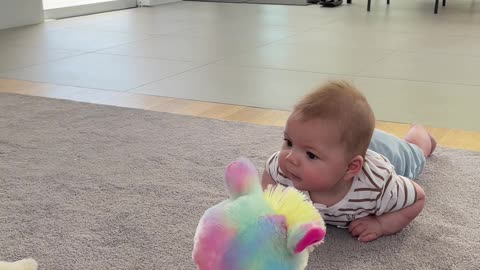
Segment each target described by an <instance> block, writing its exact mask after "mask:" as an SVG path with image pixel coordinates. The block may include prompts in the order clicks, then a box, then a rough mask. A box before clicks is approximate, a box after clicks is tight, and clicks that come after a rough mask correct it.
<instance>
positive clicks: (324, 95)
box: [292, 81, 375, 156]
mask: <svg viewBox="0 0 480 270" xmlns="http://www.w3.org/2000/svg"><path fill="white" fill-rule="evenodd" d="M292 116H294V117H299V118H300V119H301V120H302V121H308V120H312V119H318V118H320V119H322V120H333V121H335V122H336V124H337V126H338V128H339V131H340V136H341V137H340V140H341V142H342V143H344V144H345V147H346V150H347V153H348V154H351V155H352V156H354V155H361V156H365V153H366V152H367V149H368V145H369V144H370V139H371V138H372V134H373V130H374V129H375V116H374V115H373V111H372V109H371V108H370V105H369V104H368V102H367V99H366V98H365V96H363V94H362V93H360V91H358V90H357V89H356V88H355V87H354V86H353V85H352V84H350V83H348V82H346V81H330V82H328V83H326V84H324V85H322V86H320V87H318V88H317V89H315V90H314V91H313V92H311V93H309V94H307V95H306V96H304V97H303V98H302V99H300V101H299V102H298V103H297V104H296V105H295V107H294V109H293V112H292Z"/></svg>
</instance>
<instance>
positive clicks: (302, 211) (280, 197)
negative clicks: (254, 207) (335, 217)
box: [263, 185, 321, 228]
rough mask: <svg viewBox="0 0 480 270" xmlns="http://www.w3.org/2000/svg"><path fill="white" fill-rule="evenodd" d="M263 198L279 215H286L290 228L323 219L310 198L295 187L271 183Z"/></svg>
mask: <svg viewBox="0 0 480 270" xmlns="http://www.w3.org/2000/svg"><path fill="white" fill-rule="evenodd" d="M263 198H264V199H265V201H266V202H267V203H268V204H269V205H270V207H271V208H272V209H273V210H274V211H275V213H276V214H277V215H282V216H285V219H286V222H287V226H288V228H291V227H292V226H295V225H297V224H302V223H308V222H315V221H317V220H321V216H320V213H318V211H317V209H315V207H314V206H313V205H312V204H311V202H310V201H309V200H308V198H307V197H306V196H305V195H304V194H303V193H301V192H299V191H298V190H296V189H295V188H293V187H283V186H281V185H276V186H272V185H269V186H268V187H267V189H266V190H265V191H264V192H263Z"/></svg>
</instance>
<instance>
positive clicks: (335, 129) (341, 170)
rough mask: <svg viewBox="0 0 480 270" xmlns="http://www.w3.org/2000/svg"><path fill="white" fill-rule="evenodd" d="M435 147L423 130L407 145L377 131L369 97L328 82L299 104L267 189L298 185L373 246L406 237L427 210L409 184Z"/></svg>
mask: <svg viewBox="0 0 480 270" xmlns="http://www.w3.org/2000/svg"><path fill="white" fill-rule="evenodd" d="M435 146H436V142H435V140H434V139H433V138H432V137H431V136H430V134H428V132H427V131H426V129H425V128H424V127H423V126H419V125H414V126H413V127H412V128H411V129H410V131H409V132H408V134H407V136H406V137H405V139H404V140H402V139H399V138H397V137H395V136H393V135H390V134H388V133H385V132H382V131H379V130H375V117H374V115H373V112H372V110H371V108H370V106H369V104H368V102H367V100H366V99H365V97H364V96H363V95H362V94H361V93H360V92H359V91H358V90H356V89H355V88H354V87H353V86H352V85H350V84H348V83H347V82H343V81H335V82H330V83H328V84H325V85H323V86H322V87H320V88H319V89H317V90H315V91H313V92H312V93H310V94H308V95H307V96H305V97H304V98H303V99H301V100H300V101H299V102H298V103H297V104H296V105H295V107H294V109H293V112H292V113H291V114H290V116H289V118H288V120H287V123H286V126H285V130H284V143H283V145H282V148H281V150H280V151H279V152H276V153H274V154H273V155H272V156H271V157H270V158H269V159H268V160H267V162H266V168H265V171H264V173H263V177H262V187H263V188H264V189H265V188H266V187H267V186H268V185H269V184H281V185H285V186H292V185H293V186H294V187H295V188H297V189H298V190H301V191H303V192H304V193H305V194H306V195H307V196H308V197H309V198H310V199H311V201H312V202H313V204H314V205H315V207H316V208H317V209H318V211H319V212H320V213H321V214H322V217H323V218H324V220H325V222H326V223H327V224H330V225H334V226H338V227H343V228H348V231H349V232H350V234H351V235H352V236H353V237H356V238H357V239H358V240H359V241H362V242H368V241H372V240H375V239H377V238H379V237H381V236H384V235H390V234H394V233H396V232H398V231H400V230H402V229H403V228H404V227H405V226H407V225H408V224H409V223H410V221H412V220H413V219H414V218H415V217H416V216H417V215H418V214H419V213H420V212H421V211H422V209H423V206H424V204H425V192H424V191H423V189H422V188H421V187H420V186H419V185H418V184H417V183H415V182H413V181H412V180H411V179H414V178H415V177H416V176H418V174H420V172H421V171H422V169H423V167H424V165H425V161H426V157H428V156H429V155H430V154H431V153H432V152H433V150H434V149H435Z"/></svg>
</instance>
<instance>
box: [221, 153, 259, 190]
mask: <svg viewBox="0 0 480 270" xmlns="http://www.w3.org/2000/svg"><path fill="white" fill-rule="evenodd" d="M225 184H226V186H227V191H228V193H229V194H230V197H231V198H233V199H234V198H237V197H239V196H242V195H246V194H250V193H254V192H260V191H261V188H260V182H259V178H258V173H257V170H256V169H255V166H254V165H253V163H252V162H251V161H250V160H248V159H246V158H239V159H237V160H235V161H233V162H232V163H230V164H229V165H228V166H227V169H226V171H225Z"/></svg>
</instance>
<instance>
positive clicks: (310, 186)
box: [279, 117, 348, 192]
mask: <svg viewBox="0 0 480 270" xmlns="http://www.w3.org/2000/svg"><path fill="white" fill-rule="evenodd" d="M279 165H280V169H281V170H282V172H283V173H284V174H285V176H286V177H287V178H288V179H290V180H291V181H292V182H293V185H294V187H295V188H297V189H299V190H306V191H312V192H329V191H334V190H335V189H336V188H338V185H340V184H341V183H340V182H341V180H343V177H344V176H345V173H346V171H347V166H348V160H347V156H346V151H345V147H344V145H343V144H341V142H340V132H339V130H338V127H337V126H336V125H335V123H334V122H333V121H331V120H322V119H313V120H308V121H302V120H299V119H296V118H294V117H290V118H289V119H288V120H287V124H286V126H285V134H284V142H283V145H282V149H281V151H280V155H279Z"/></svg>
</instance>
